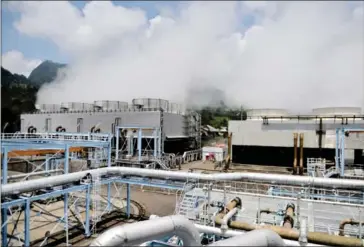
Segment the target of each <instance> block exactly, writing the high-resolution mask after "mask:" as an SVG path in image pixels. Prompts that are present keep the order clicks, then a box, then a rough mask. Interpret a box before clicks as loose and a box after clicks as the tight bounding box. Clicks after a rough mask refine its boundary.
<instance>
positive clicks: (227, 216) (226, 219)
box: [221, 208, 238, 230]
mask: <svg viewBox="0 0 364 247" xmlns="http://www.w3.org/2000/svg"><path fill="white" fill-rule="evenodd" d="M237 212H238V208H233V209H232V210H230V211H229V212H228V213H227V214H225V216H224V218H223V219H222V225H221V229H224V230H227V229H228V222H229V220H231V218H232V217H233V216H234V215H235V214H236V213H237Z"/></svg>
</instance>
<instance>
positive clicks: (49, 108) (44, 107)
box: [35, 104, 61, 112]
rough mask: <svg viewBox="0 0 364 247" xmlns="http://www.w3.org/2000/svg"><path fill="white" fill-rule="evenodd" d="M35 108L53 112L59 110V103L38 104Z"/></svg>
mask: <svg viewBox="0 0 364 247" xmlns="http://www.w3.org/2000/svg"><path fill="white" fill-rule="evenodd" d="M35 109H37V110H39V111H41V112H55V111H60V110H61V105H58V104H40V105H35Z"/></svg>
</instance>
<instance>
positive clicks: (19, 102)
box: [1, 67, 38, 132]
mask: <svg viewBox="0 0 364 247" xmlns="http://www.w3.org/2000/svg"><path fill="white" fill-rule="evenodd" d="M37 91H38V86H35V85H33V84H32V83H31V82H30V81H29V80H28V79H27V78H26V77H25V76H23V75H18V74H12V73H11V72H10V71H8V70H6V69H4V68H2V67H1V132H16V131H19V130H20V114H21V113H25V112H32V111H34V110H35V106H34V104H35V100H36V93H37ZM4 127H5V129H4Z"/></svg>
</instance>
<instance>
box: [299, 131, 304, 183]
mask: <svg viewBox="0 0 364 247" xmlns="http://www.w3.org/2000/svg"><path fill="white" fill-rule="evenodd" d="M303 141H304V134H303V133H300V168H299V174H300V175H301V176H302V175H303Z"/></svg>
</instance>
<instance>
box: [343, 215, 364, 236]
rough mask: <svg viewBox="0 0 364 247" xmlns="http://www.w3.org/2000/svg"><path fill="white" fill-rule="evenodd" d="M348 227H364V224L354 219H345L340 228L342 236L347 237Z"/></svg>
mask: <svg viewBox="0 0 364 247" xmlns="http://www.w3.org/2000/svg"><path fill="white" fill-rule="evenodd" d="M346 225H352V226H358V225H364V222H359V221H357V220H354V219H345V220H343V221H341V223H340V226H339V235H340V236H344V235H345V234H344V232H345V226H346Z"/></svg>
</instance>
